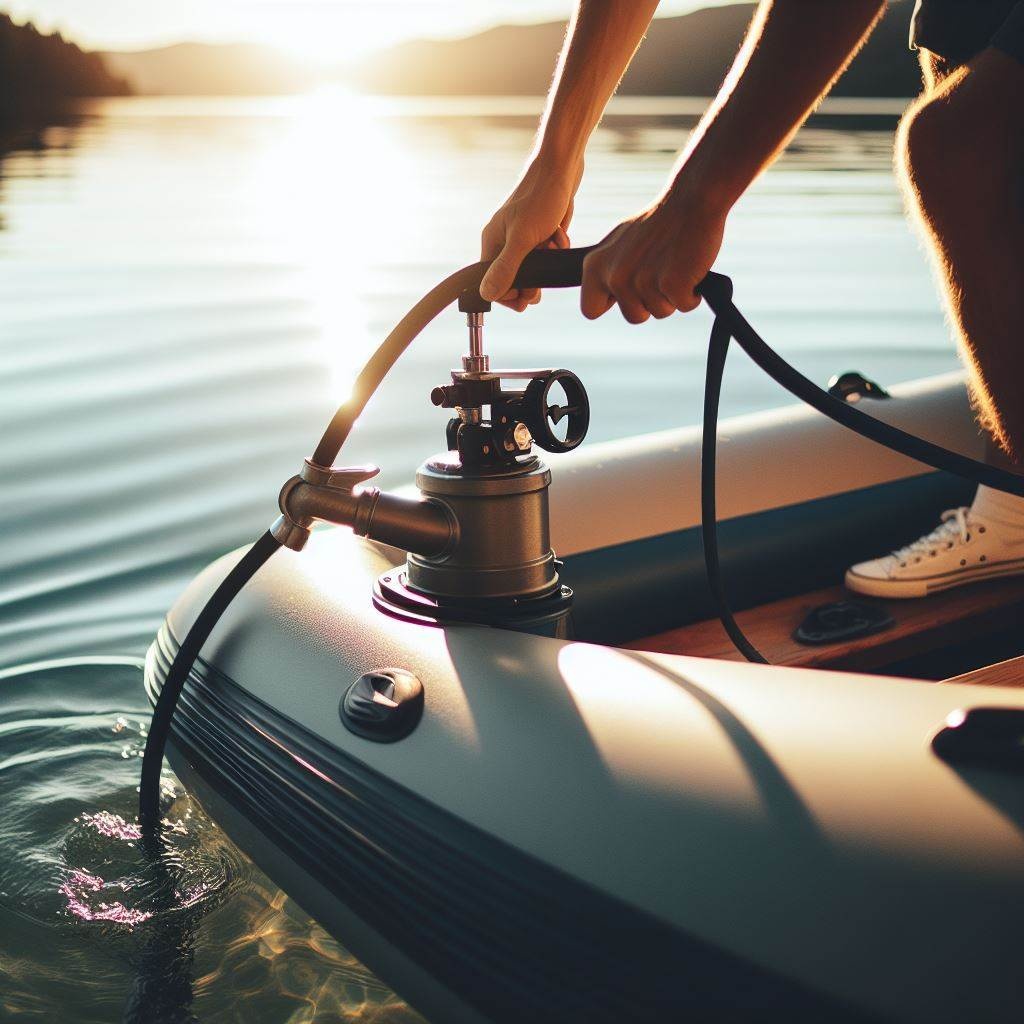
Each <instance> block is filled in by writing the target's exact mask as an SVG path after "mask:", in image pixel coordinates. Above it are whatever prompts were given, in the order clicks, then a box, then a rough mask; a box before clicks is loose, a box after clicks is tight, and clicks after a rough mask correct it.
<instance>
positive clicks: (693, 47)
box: [339, 2, 921, 96]
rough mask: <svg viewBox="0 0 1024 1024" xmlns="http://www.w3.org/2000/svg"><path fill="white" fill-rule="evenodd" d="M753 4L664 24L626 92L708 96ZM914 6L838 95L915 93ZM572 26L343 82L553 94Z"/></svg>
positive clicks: (416, 55)
mask: <svg viewBox="0 0 1024 1024" xmlns="http://www.w3.org/2000/svg"><path fill="white" fill-rule="evenodd" d="M754 8H755V5H754V4H752V3H738V4H730V5H726V6H721V7H709V8H705V9H703V10H698V11H694V12H693V13H692V14H684V15H680V16H679V17H673V18H658V19H656V20H655V21H654V23H653V24H652V26H651V31H650V33H649V34H648V36H647V39H646V40H645V41H644V43H643V45H642V46H641V47H640V50H639V52H638V53H637V55H636V57H635V58H634V60H633V64H632V66H631V67H630V69H629V71H628V72H627V74H626V77H625V78H624V79H623V82H622V85H621V87H620V89H619V92H620V94H626V95H642V96H710V95H713V94H714V93H715V92H717V90H718V87H719V85H720V84H721V82H722V79H723V78H724V76H725V72H726V71H727V70H728V68H729V65H730V64H731V63H732V60H733V57H734V56H735V54H736V51H737V50H738V48H739V45H740V41H741V40H742V38H743V33H744V30H745V29H746V27H747V25H748V23H749V22H750V18H751V16H752V15H753V12H754ZM909 18H910V5H909V3H906V2H897V3H894V4H892V5H890V7H889V9H888V11H887V13H886V14H885V16H884V17H883V19H882V22H881V24H879V25H878V26H877V28H876V29H875V31H874V33H873V35H872V36H871V39H870V40H869V41H868V44H867V45H866V46H865V47H864V50H863V51H862V52H861V53H860V54H859V55H858V56H857V58H856V60H855V61H854V62H853V64H852V65H851V66H850V68H849V70H848V71H847V72H846V74H845V75H844V76H843V78H842V79H841V80H840V81H839V83H838V84H837V86H836V89H835V90H834V95H836V96H911V95H913V94H914V93H916V92H917V91H919V89H920V84H921V76H920V72H919V70H918V67H917V62H916V60H915V58H914V55H913V54H912V53H911V52H910V50H909V49H908V46H907V37H908V23H909ZM564 35H565V23H564V22H549V23H546V24H541V25H505V26H501V27H499V28H494V29H489V30H488V31H486V32H481V33H479V34H478V35H474V36H470V37H468V38H465V39H454V40H420V41H415V42H409V43H403V44H400V45H398V46H395V47H393V48H391V49H389V50H385V51H383V52H382V53H378V54H375V55H373V56H372V57H368V58H366V59H364V60H362V61H360V62H359V63H357V64H354V65H350V66H348V67H346V68H344V69H342V70H341V71H340V72H339V76H340V77H341V78H343V79H344V80H346V81H349V82H351V83H352V84H353V85H355V86H357V87H359V88H360V89H364V90H366V91H368V92H377V93H391V94H421V95H452V94H461V95H495V94H497V95H519V96H532V95H538V94H543V93H546V92H547V88H548V85H549V83H550V81H551V73H552V70H553V68H554V63H555V55H556V54H557V53H558V50H559V48H560V46H561V44H562V39H563V36H564Z"/></svg>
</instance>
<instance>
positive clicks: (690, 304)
mask: <svg viewBox="0 0 1024 1024" xmlns="http://www.w3.org/2000/svg"><path fill="white" fill-rule="evenodd" d="M724 232H725V214H724V213H719V212H718V211H714V210H711V209H708V208H706V207H705V205H704V204H703V203H701V202H700V201H691V200H687V199H685V198H682V197H679V196H674V195H672V194H671V193H669V194H668V195H666V196H664V197H663V198H662V199H660V200H659V201H658V202H657V203H655V204H654V205H653V206H651V207H650V208H648V209H647V210H644V211H643V212H642V213H639V214H637V215H636V216H635V217H632V218H630V219H629V220H627V221H624V222H623V223H622V224H620V225H619V226H618V227H617V228H615V229H614V230H613V231H612V232H611V233H610V234H608V235H607V236H606V237H605V238H604V240H603V241H602V242H601V243H600V244H599V245H597V246H596V247H595V248H594V250H593V251H592V252H590V253H589V254H588V255H587V258H586V259H585V260H584V262H583V287H582V289H581V292H580V309H581V310H582V311H583V315H584V316H585V317H587V319H588V320H595V319H597V317H599V316H602V315H603V314H604V313H606V312H607V311H608V310H609V309H611V307H612V306H614V305H616V304H618V306H619V309H620V310H621V311H622V315H623V316H624V317H625V318H626V320H627V321H628V322H629V323H631V324H642V323H643V322H644V321H645V320H647V319H648V318H650V317H652V316H653V317H655V318H656V319H658V320H661V319H664V318H665V317H667V316H671V314H673V313H674V312H675V311H676V310H680V311H681V312H684V313H685V312H688V311H689V310H691V309H695V308H696V307H697V306H698V305H699V304H700V298H699V296H698V295H697V293H696V291H695V289H696V287H697V285H698V284H700V282H701V281H702V280H703V279H704V276H705V275H706V274H707V272H708V271H709V270H710V269H711V267H712V264H713V263H714V262H715V259H716V258H717V257H718V251H719V249H720V248H721V247H722V236H723V234H724Z"/></svg>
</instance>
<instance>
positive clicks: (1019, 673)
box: [943, 655, 1024, 687]
mask: <svg viewBox="0 0 1024 1024" xmlns="http://www.w3.org/2000/svg"><path fill="white" fill-rule="evenodd" d="M943 682H944V683H968V684H970V685H973V686H1020V687H1024V655H1021V657H1019V658H1007V659H1006V661H998V662H996V664H994V665H986V666H985V667H984V668H976V669H975V670H974V671H973V672H964V673H963V674H962V675H959V676H950V677H949V679H943Z"/></svg>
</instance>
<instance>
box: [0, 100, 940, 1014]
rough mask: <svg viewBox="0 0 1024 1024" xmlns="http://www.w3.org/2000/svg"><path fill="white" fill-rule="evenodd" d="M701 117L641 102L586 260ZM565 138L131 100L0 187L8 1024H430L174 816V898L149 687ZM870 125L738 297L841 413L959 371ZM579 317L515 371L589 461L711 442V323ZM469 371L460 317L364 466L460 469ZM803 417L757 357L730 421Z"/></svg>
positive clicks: (400, 108)
mask: <svg viewBox="0 0 1024 1024" xmlns="http://www.w3.org/2000/svg"><path fill="white" fill-rule="evenodd" d="M701 106H702V104H701V101H664V100H658V101H644V100H635V99H632V100H628V101H621V102H618V105H617V106H616V107H615V108H614V109H613V112H612V113H611V115H610V116H609V117H607V118H606V120H605V122H604V124H603V126H602V127H601V129H600V130H599V132H598V133H597V135H596V137H595V139H594V142H593V145H592V147H591V151H590V155H589V159H588V165H587V175H586V179H585V183H584V186H583V189H582V192H581V194H580V197H579V201H578V204H577V215H576V221H575V224H574V229H573V231H572V233H571V234H572V237H573V239H574V241H575V242H576V243H577V244H586V243H589V242H593V241H596V240H597V239H599V238H600V237H601V236H602V235H604V234H605V233H606V232H607V231H608V230H609V229H610V228H611V227H612V226H614V224H615V223H617V221H618V220H619V219H621V218H622V217H624V216H627V215H629V214H631V213H633V212H635V211H636V210H637V209H639V208H640V207H641V206H642V205H644V204H645V203H646V202H648V201H649V200H650V198H651V197H652V196H653V195H654V194H655V193H656V191H657V190H658V189H659V187H660V186H661V183H662V182H663V180H664V178H665V175H666V174H667V172H668V170H669V168H670V166H671V163H672V159H673V154H674V152H675V150H676V149H677V148H678V146H679V145H680V144H681V142H682V141H683V139H684V138H685V133H686V131H687V129H688V127H689V126H690V125H692V123H693V117H692V115H693V114H694V113H695V112H696V111H699V110H700V108H701ZM882 106H883V109H888V110H890V111H891V110H892V109H898V104H896V105H895V107H894V106H893V105H892V104H888V105H887V106H886V105H884V104H883V105H882ZM537 108H538V103H537V101H535V100H485V101H476V100H462V99H459V100H440V101H432V100H417V101H391V100H388V101H383V100H372V99H355V98H351V97H347V96H344V95H337V94H336V95H332V94H322V95H317V96H312V97H304V98H295V99H282V100H241V101H239V100H217V99H211V100H191V99H190V100H177V99H161V100H144V99H130V100H116V101H104V102H96V103H91V104H88V105H86V106H84V107H83V108H81V110H80V111H78V113H77V115H76V116H75V117H73V118H70V119H68V120H67V121H66V122H65V123H62V124H60V125H54V126H51V127H48V128H45V129H42V130H40V131H38V132H35V133H32V134H30V135H26V136H22V137H21V138H20V139H19V140H17V141H16V142H14V143H12V144H11V145H12V147H13V148H9V149H8V150H7V151H6V152H4V153H3V155H0V438H2V440H0V480H2V488H3V490H2V494H3V499H2V503H0V794H2V801H3V808H4V810H3V815H2V817H0V1015H3V1016H4V1017H9V1018H15V1019H19V1020H20V1019H43V1020H54V1019H58V1017H59V1019H61V1020H62V1021H65V1022H78V1021H109V1020H117V1019H121V1017H122V1015H124V1017H125V1019H130V1020H140V1021H142V1020H159V1019H166V1020H178V1019H181V1020H185V1019H189V1017H188V1013H194V1014H195V1016H196V1017H197V1018H198V1019H200V1020H203V1021H222V1020H223V1021H226V1020H235V1019H238V1020H245V1021H250V1022H262V1021H266V1022H271V1021H272V1022H278V1021H284V1020H287V1021H292V1022H299V1021H306V1020H312V1019H313V1018H314V1017H315V1019H316V1020H318V1021H329V1020H360V1021H388V1022H397V1021H409V1020H414V1019H418V1018H417V1017H416V1016H415V1014H413V1013H412V1011H411V1010H409V1009H408V1008H407V1007H405V1006H404V1005H403V1004H402V1003H401V1001H400V1000H399V999H398V998H397V997H396V996H394V995H392V994H391V993H390V992H389V991H388V990H387V988H386V987H385V986H383V985H382V984H381V983H380V982H379V981H378V980H376V979H375V978H374V977H373V976H372V975H370V974H369V972H367V971H366V970H365V969H364V968H363V967H362V966H361V965H360V964H359V963H357V962H356V961H355V960H354V959H353V958H352V957H351V956H350V955H349V954H348V953H347V952H346V951H345V950H344V949H343V948H341V947H340V946H339V945H338V944H337V943H336V942H334V941H333V940H332V939H330V938H329V937H328V936H327V935H326V934H325V933H324V932H323V930H322V929H321V928H320V927H319V926H318V925H317V924H316V923H315V922H314V921H312V920H311V919H310V918H309V917H308V916H307V915H306V914H304V913H303V912H302V911H301V910H300V909H299V908H298V907H296V906H295V905H294V904H293V903H292V902H291V901H290V900H289V899H287V898H286V897H285V896H284V894H283V893H281V892H280V891H279V890H277V889H276V888H275V887H274V886H273V885H272V884H271V883H270V882H269V881H268V880H267V879H266V878H265V877H263V876H262V875H261V874H260V873H259V872H258V871H257V870H256V869H255V868H254V867H253V866H252V865H251V864H249V863H248V862H247V860H246V859H245V857H244V856H243V855H242V854H241V853H240V852H238V851H237V850H236V849H234V848H233V847H232V845H231V843H230V842H229V841H228V840H227V839H226V838H225V837H224V836H223V835H222V834H221V833H220V832H219V830H218V829H217V828H216V826H214V825H213V824H212V823H210V822H209V821H208V820H207V819H206V818H205V817H204V816H203V814H202V811H201V809H200V808H198V807H197V806H195V805H194V804H192V803H190V801H189V799H188V797H187V796H186V795H185V794H184V793H182V792H181V791H180V787H179V791H178V799H177V801H176V803H175V805H174V808H173V810H172V815H171V816H172V817H173V818H175V819H176V820H178V821H180V827H179V829H178V831H177V834H176V836H175V838H174V846H173V859H174V862H175V865H176V869H175V872H174V882H173V883H169V882H168V881H167V879H166V877H157V876H154V875H153V872H152V870H151V869H149V868H147V867H146V866H145V864H144V863H143V862H142V861H141V860H140V859H139V857H138V855H137V853H136V852H135V844H134V842H133V838H132V837H133V822H134V811H135V799H136V794H135V786H136V784H137V778H138V770H139V766H140V761H139V752H140V750H141V746H142V744H143V743H144V729H145V724H144V723H145V721H146V719H147V708H146V705H145V703H144V699H143V695H142V689H141V676H140V672H139V668H138V665H139V662H138V658H139V657H140V656H141V655H142V654H143V652H144V650H145V648H146V646H147V645H148V643H149V641H150V639H151V638H152V636H153V634H154V633H155V631H156V629H157V627H158V626H159V624H160V621H161V619H162V616H163V614H164V611H165V610H166V608H167V607H168V606H169V605H170V604H171V603H172V602H173V600H174V599H175V597H176V596H177V594H178V593H179V592H180V590H181V588H182V586H183V585H184V584H185V582H186V581H187V580H188V579H189V578H190V577H191V576H192V575H193V574H194V573H195V572H196V571H197V570H198V569H199V568H201V567H202V566H203V565H204V564H205V563H207V562H208V561H210V560H212V559H213V558H214V557H216V556H217V555H219V554H221V553H222V552H224V551H226V550H228V549H230V548H234V547H237V546H238V545H240V544H242V543H244V542H245V541H247V540H249V539H251V538H253V537H254V536H256V535H257V534H258V533H259V532H260V531H262V530H263V529H264V528H265V527H266V525H267V524H268V523H269V522H270V521H271V520H272V518H273V517H274V515H275V505H276V496H277V491H278V488H279V486H280V484H281V482H282V481H283V480H284V479H285V478H286V477H288V476H290V475H291V474H292V473H293V472H295V470H296V468H297V467H298V465H299V464H300V463H301V460H302V458H303V457H304V456H305V455H307V454H308V453H309V451H310V450H311V447H312V445H313V444H314V443H315V441H316V439H317V438H318V437H319V433H320V430H321V428H322V426H323V424H324V422H325V421H326V419H327V418H328V417H329V415H330V413H331V411H332V410H333V408H334V406H335V404H336V403H337V401H338V400H340V399H341V398H343V397H344V395H345V392H346V390H347V386H348V384H349V383H350V382H351V379H352V376H353V373H354V371H355V369H356V368H357V367H358V366H359V365H360V363H361V361H362V360H363V358H364V357H365V356H366V355H367V354H368V352H369V351H370V350H371V348H372V347H373V346H374V345H376V343H377V342H378V341H379V340H380V339H381V338H382V337H383V336H384V334H385V333H386V332H387V330H388V329H390V327H391V326H392V325H393V323H394V322H395V321H396V320H397V319H398V318H399V317H400V315H401V314H402V313H403V312H404V311H405V309H406V308H407V307H408V306H409V305H411V304H412V302H413V301H415V299H417V298H418V297H419V296H420V295H421V294H422V293H423V292H424V291H426V290H427V289H428V288H429V287H430V286H431V285H432V284H433V283H434V282H435V281H436V280H438V279H439V278H441V277H442V276H444V275H445V274H447V273H448V272H449V271H450V270H451V269H453V268H455V267H456V266H460V265H462V264H464V263H467V262H470V261H472V260H474V259H475V258H476V257H477V254H478V253H477V244H478V237H479V231H480V228H481V226H482V225H483V223H484V222H485V221H486V219H487V218H488V217H489V215H490V213H491V212H492V210H493V209H494V207H495V206H496V205H497V203H498V202H499V201H500V200H501V198H502V196H503V195H504V193H505V191H506V190H507V189H508V188H509V187H510V186H511V184H512V182H513V180H514V177H515V175H516V172H517V169H518V167H519V166H520V163H521V161H522V157H523V154H524V153H525V152H526V150H527V149H528V147H529V145H530V141H531V137H532V132H533V124H534V119H535V113H536V110H537ZM842 109H843V110H844V111H845V113H840V114H836V115H835V116H830V117H828V118H824V119H823V118H819V119H817V120H816V121H815V122H813V123H812V125H811V126H809V127H807V128H805V129H804V130H803V131H802V132H801V134H800V135H799V136H798V138H797V140H796V141H795V142H794V144H793V145H792V146H791V147H790V149H789V151H788V153H787V154H786V155H785V156H784V157H783V159H782V160H781V161H780V162H779V164H778V165H777V166H776V167H775V168H774V169H772V170H771V171H770V172H769V173H768V174H767V175H765V177H764V178H763V179H762V180H761V181H760V182H758V184H757V185H756V186H755V188H754V189H753V190H752V191H751V193H750V194H749V195H748V197H746V198H745V199H744V201H743V202H742V204H741V205H740V206H739V207H738V208H737V210H736V211H735V213H734V215H733V218H732V223H731V226H730V231H729V234H728V236H727V239H726V245H725V249H724V251H723V253H722V256H721V259H720V262H719V269H721V270H723V271H726V272H728V273H730V274H731V275H732V276H733V277H734V279H735V282H736V287H737V300H738V301H739V303H740V305H741V306H742V307H743V308H744V310H745V311H746V312H747V314H748V316H749V317H750V319H751V320H752V321H753V322H754V324H755V325H757V326H758V328H759V329H760V330H761V331H762V333H763V334H764V336H765V337H766V338H767V339H768V340H769V341H770V342H773V343H775V344H776V345H777V346H778V348H779V349H780V350H781V351H782V352H783V353H785V354H786V355H787V356H789V357H790V358H791V359H792V360H793V362H795V363H796V365H797V366H799V367H800V368H801V369H802V370H804V371H805V372H806V373H808V374H809V375H810V376H811V377H813V378H815V379H817V380H819V381H824V380H825V379H827V378H828V376H829V375H830V374H832V373H833V372H836V371H841V370H844V369H849V368H851V367H853V368H857V369H861V370H863V371H864V372H866V373H867V374H868V375H869V376H872V377H875V378H876V379H878V380H879V381H880V382H882V383H884V384H891V383H895V382H897V381H900V380H906V379H910V378H914V377H920V376H924V375H927V374H932V373H938V372H941V371H944V370H947V369H950V368H952V367H953V366H955V364H956V359H955V353H954V350H953V346H952V343H951V342H950V341H949V339H948V337H947V333H946V330H945V328H944V326H943V321H942V316H941V313H940V311H939V308H938V304H937V300H936V298H935V292H934V288H933V285H932V280H931V275H930V272H929V269H928V267H927V264H926V262H925V259H924V256H923V255H922V253H921V251H920V246H919V244H918V243H917V241H916V240H915V238H914V236H913V233H912V232H911V230H910V229H909V228H908V226H907V225H906V224H905V222H904V219H903V216H902V212H901V202H900V198H899V195H898V192H897V189H896V186H895V182H894V180H893V176H892V172H891V169H890V166H891V157H890V152H891V146H892V129H893V126H894V123H895V120H894V118H892V117H874V118H864V117H861V116H853V115H852V114H850V113H849V104H847V106H846V107H844V108H842ZM576 301H577V298H576V295H575V293H561V294H559V293H550V294H548V295H546V296H545V298H544V301H543V302H542V303H541V305H540V306H539V307H537V308H535V309H532V310H530V311H529V312H528V313H527V314H526V315H524V316H521V317H520V316H517V315H516V314H513V313H511V312H508V311H506V310H497V311H496V312H495V313H493V314H492V315H491V317H490V318H489V322H488V327H487V339H488V340H487V345H488V348H489V349H490V351H491V352H492V354H493V356H494V358H495V359H496V360H497V362H499V363H501V364H503V365H510V364H511V365H514V364H522V365H526V366H532V365H538V364H551V363H556V364H558V365H562V366H567V367H570V368H572V369H574V370H576V371H577V372H578V373H579V374H580V376H581V377H582V378H583V380H584V382H585V383H586V384H587V386H588V388H589V389H590V393H591V399H592V403H593V413H592V427H591V438H592V439H594V440H602V439H607V438H613V437H620V436H625V435H629V434H634V433H639V432H642V431H648V430H655V429H661V428H665V427H671V426H677V425H680V424H689V423H694V422H696V421H697V419H698V418H699V412H700V395H701V388H702V380H703V371H702V360H703V353H704V345H705V338H706V332H707V329H708V326H709V320H708V317H707V315H706V314H705V313H704V312H703V311H698V312H697V313H695V314H692V315H691V316H689V317H686V318H681V317H679V318H673V319H672V320H670V321H665V322H661V323H658V322H653V321H652V322H650V323H648V324H645V325H643V326H641V327H629V326H627V325H625V324H624V322H623V321H622V320H621V318H619V317H618V315H617V314H616V313H612V314H609V315H607V316H606V317H605V318H604V319H603V320H601V321H599V322H597V323H588V322H586V321H584V320H582V318H581V317H580V316H579V314H578V312H577V307H576ZM464 342H465V333H464V328H463V325H462V318H461V317H460V316H459V315H458V314H457V313H455V312H452V313H451V314H450V315H449V316H448V317H447V318H442V319H441V321H440V322H438V323H436V324H435V325H433V326H432V327H431V328H430V329H429V331H428V332H427V333H426V334H425V335H424V337H423V338H422V339H421V340H420V341H419V343H418V344H417V345H416V346H414V348H413V349H412V350H411V352H410V354H409V355H408V357H407V358H406V359H405V360H404V362H403V363H402V364H401V365H400V366H399V367H398V369H397V370H396V372H395V374H394V377H393V378H392V379H391V380H389V382H388V383H387V384H386V386H385V390H384V391H383V392H382V393H381V394H380V395H379V396H378V398H377V399H376V400H375V402H374V403H373V404H372V406H371V408H370V410H369V411H368V413H367V415H366V417H365V419H364V421H363V422H362V423H361V424H360V427H359V428H358V430H357V433H356V435H354V437H353V439H352V444H351V446H350V451H349V456H350V459H351V461H361V460H364V459H366V460H371V461H374V462H376V463H378V464H380V465H381V466H382V467H383V470H384V472H383V480H384V483H385V484H386V485H390V484H394V483H399V482H404V481H406V480H408V479H409V478H411V475H412V472H413V470H414V468H415V466H416V464H417V463H418V462H419V461H421V460H422V458H423V457H424V456H426V455H428V454H430V453H431V452H432V451H433V450H435V449H437V448H439V447H441V446H442V442H443V424H444V419H445V417H444V414H443V413H440V412H439V411H438V410H435V409H432V408H431V407H430V405H429V402H428V400H427V395H428V393H429V390H430V387H431V386H432V385H433V384H434V383H439V382H440V381H441V380H443V378H444V376H445V371H446V369H447V368H448V367H449V366H450V365H453V363H454V361H455V360H456V358H457V356H458V355H459V354H460V353H461V352H462V351H463V346H464ZM786 401H787V398H786V396H785V395H783V394H782V393H781V392H780V391H779V390H778V389H777V388H776V387H775V385H773V384H772V383H771V382H770V381H768V380H767V378H765V377H763V376H762V375H760V373H759V372H756V371H754V370H753V369H752V368H751V367H750V366H749V364H747V363H746V362H745V360H744V358H743V357H742V356H741V355H737V356H734V357H733V359H732V360H731V363H730V369H729V373H728V376H727V382H726V393H725V399H724V403H723V404H724V413H725V414H729V413H735V412H741V411H749V410H753V409H758V408H764V407H768V406H772V405H775V404H782V403H784V402H786ZM189 1005H190V1006H191V1010H184V1009H183V1007H187V1006H189Z"/></svg>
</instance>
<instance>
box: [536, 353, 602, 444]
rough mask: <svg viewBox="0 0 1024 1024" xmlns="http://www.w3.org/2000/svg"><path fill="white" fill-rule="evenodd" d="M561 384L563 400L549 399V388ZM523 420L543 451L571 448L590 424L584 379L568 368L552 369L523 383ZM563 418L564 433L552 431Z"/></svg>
mask: <svg viewBox="0 0 1024 1024" xmlns="http://www.w3.org/2000/svg"><path fill="white" fill-rule="evenodd" d="M556 384H558V385H560V386H561V389H562V391H563V392H564V393H565V401H564V404H561V405H559V404H558V403H557V402H551V390H552V388H553V387H554V386H555V385H556ZM522 417H523V422H524V423H525V424H526V426H527V427H528V428H529V430H530V433H531V434H532V435H533V440H534V441H535V442H536V443H537V444H538V445H540V447H541V448H543V449H544V450H545V451H546V452H553V453H559V452H571V451H572V450H573V448H576V447H577V446H578V445H579V444H580V443H581V442H582V441H583V439H584V438H585V437H586V436H587V428H588V427H589V426H590V400H589V399H588V398H587V391H586V388H584V387H583V382H582V381H581V380H580V379H579V377H577V376H576V374H575V373H573V372H572V371H571V370H551V371H550V372H549V373H546V374H544V376H542V377H535V378H534V379H533V380H531V381H530V383H529V384H528V385H527V386H526V390H525V391H524V392H523V402H522ZM562 420H565V421H566V424H565V429H564V436H559V434H557V433H556V432H555V429H554V428H555V427H557V426H559V424H560V423H561V422H562Z"/></svg>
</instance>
